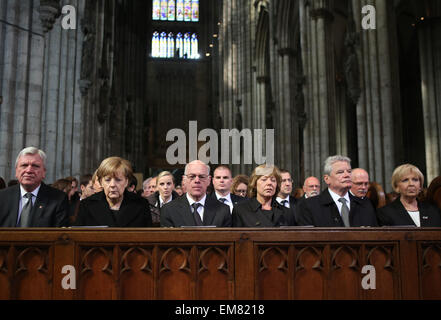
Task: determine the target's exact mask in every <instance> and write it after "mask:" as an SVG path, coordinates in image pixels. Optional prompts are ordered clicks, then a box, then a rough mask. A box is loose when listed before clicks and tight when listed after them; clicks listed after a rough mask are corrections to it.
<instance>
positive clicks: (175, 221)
mask: <svg viewBox="0 0 441 320" xmlns="http://www.w3.org/2000/svg"><path fill="white" fill-rule="evenodd" d="M203 225H204V226H216V227H231V214H230V207H229V206H227V205H226V204H223V203H221V202H220V201H218V200H214V199H213V198H212V197H209V196H207V197H206V198H205V206H204V221H203ZM189 226H196V221H195V220H194V217H193V213H192V212H191V207H190V203H189V202H188V199H187V196H186V195H185V194H184V195H183V196H182V197H179V198H177V199H175V200H173V201H172V202H169V203H167V204H165V205H163V206H162V208H161V227H176V228H179V227H189Z"/></svg>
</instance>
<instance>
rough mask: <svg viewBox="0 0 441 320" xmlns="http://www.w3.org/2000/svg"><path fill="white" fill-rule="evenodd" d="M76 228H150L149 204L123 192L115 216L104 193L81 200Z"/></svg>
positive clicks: (134, 195)
mask: <svg viewBox="0 0 441 320" xmlns="http://www.w3.org/2000/svg"><path fill="white" fill-rule="evenodd" d="M75 224H76V225H77V226H108V227H132V228H142V227H151V226H152V216H151V215H150V208H149V203H148V201H147V200H146V199H144V198H141V197H140V196H138V195H136V194H134V193H132V192H128V191H127V190H126V191H124V198H123V201H122V203H121V206H120V208H119V212H118V213H117V214H116V215H115V214H114V213H113V212H112V211H111V210H110V206H109V204H108V203H107V200H106V196H105V194H104V191H101V192H98V193H95V194H94V195H92V196H90V197H88V198H86V199H84V200H81V203H80V209H79V212H78V217H77V219H76V222H75Z"/></svg>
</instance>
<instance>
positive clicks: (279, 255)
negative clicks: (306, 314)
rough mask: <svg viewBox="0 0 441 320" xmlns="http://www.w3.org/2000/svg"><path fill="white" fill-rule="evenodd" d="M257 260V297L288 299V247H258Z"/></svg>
mask: <svg viewBox="0 0 441 320" xmlns="http://www.w3.org/2000/svg"><path fill="white" fill-rule="evenodd" d="M257 262H258V267H257V270H258V274H257V277H258V279H257V280H258V281H257V287H256V294H257V299H275V300H286V299H288V298H289V284H290V281H289V277H290V274H289V272H288V247H268V248H265V247H260V248H259V253H258V260H257Z"/></svg>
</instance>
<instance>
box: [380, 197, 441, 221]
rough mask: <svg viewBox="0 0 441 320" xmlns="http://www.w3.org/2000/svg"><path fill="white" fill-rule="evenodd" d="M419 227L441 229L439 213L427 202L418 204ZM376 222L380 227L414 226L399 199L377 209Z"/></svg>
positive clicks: (440, 213)
mask: <svg viewBox="0 0 441 320" xmlns="http://www.w3.org/2000/svg"><path fill="white" fill-rule="evenodd" d="M418 210H419V211H420V222H421V227H441V212H440V210H439V208H438V207H436V206H434V205H432V204H431V203H428V202H418ZM377 217H378V222H379V223H380V225H382V226H416V225H415V223H414V222H413V219H412V218H411V217H410V215H409V213H408V212H407V210H406V209H405V208H404V206H403V204H402V203H401V201H400V197H398V198H397V199H395V201H393V202H392V203H389V204H388V205H386V206H384V207H382V208H379V209H377Z"/></svg>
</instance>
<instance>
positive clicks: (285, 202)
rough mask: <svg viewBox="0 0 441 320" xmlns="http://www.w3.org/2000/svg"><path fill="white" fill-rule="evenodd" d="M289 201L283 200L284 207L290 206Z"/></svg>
mask: <svg viewBox="0 0 441 320" xmlns="http://www.w3.org/2000/svg"><path fill="white" fill-rule="evenodd" d="M287 203H288V200H282V205H283V206H284V207H287V208H288V206H287V205H286V204H287Z"/></svg>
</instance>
